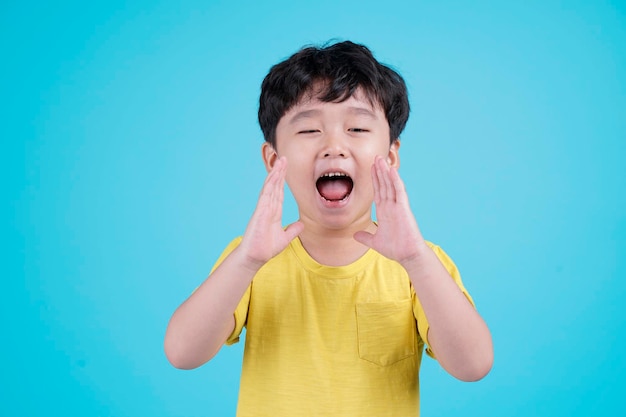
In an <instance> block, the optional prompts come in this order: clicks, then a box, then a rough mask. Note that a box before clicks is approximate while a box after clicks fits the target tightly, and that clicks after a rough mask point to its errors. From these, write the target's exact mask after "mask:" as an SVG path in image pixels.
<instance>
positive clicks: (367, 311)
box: [356, 299, 417, 366]
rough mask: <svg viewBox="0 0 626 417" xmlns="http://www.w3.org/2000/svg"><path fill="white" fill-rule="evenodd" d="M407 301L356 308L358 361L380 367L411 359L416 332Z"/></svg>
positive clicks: (411, 310) (413, 353) (368, 304)
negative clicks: (361, 360) (362, 360)
mask: <svg viewBox="0 0 626 417" xmlns="http://www.w3.org/2000/svg"><path fill="white" fill-rule="evenodd" d="M412 307H413V305H412V302H411V299H407V300H402V301H384V302H377V303H360V304H357V305H356V319H357V333H358V340H359V357H360V358H361V359H364V360H366V361H369V362H372V363H375V364H377V365H381V366H387V365H391V364H393V363H396V362H398V361H401V360H402V359H405V358H408V357H410V356H413V355H415V351H416V344H417V340H416V339H417V330H416V324H415V319H414V317H413V309H412Z"/></svg>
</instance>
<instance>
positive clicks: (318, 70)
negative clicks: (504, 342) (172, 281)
mask: <svg viewBox="0 0 626 417" xmlns="http://www.w3.org/2000/svg"><path fill="white" fill-rule="evenodd" d="M408 114H409V104H408V98H407V92H406V86H405V83H404V80H403V79H402V77H401V76H400V75H399V74H397V73H396V72H394V71H393V70H391V69H390V68H388V67H386V66H384V65H382V64H380V63H379V62H378V61H376V59H375V58H374V57H373V56H372V54H371V52H370V51H369V50H368V49H367V48H366V47H364V46H362V45H357V44H354V43H352V42H342V43H337V44H334V45H330V46H326V47H322V48H315V47H309V48H305V49H302V50H301V51H299V52H297V53H296V54H294V55H293V56H292V57H290V58H289V59H287V60H286V61H284V62H281V63H279V64H277V65H275V66H274V67H273V68H272V69H271V70H270V72H269V74H268V75H267V76H266V78H265V80H264V81H263V84H262V88H261V98H260V107H259V122H260V125H261V129H262V130H263V134H264V136H265V143H264V144H263V145H262V154H263V161H264V163H265V166H266V168H267V171H268V175H267V178H266V180H265V183H264V185H263V189H262V191H261V194H260V196H259V201H258V204H257V207H256V209H255V211H254V214H253V215H252V218H251V220H250V222H249V224H248V226H247V228H246V231H245V233H244V235H243V237H242V238H237V239H235V240H234V241H233V242H232V243H231V244H230V245H229V246H228V247H227V248H226V250H225V251H224V253H223V254H222V256H221V257H220V259H219V260H218V262H217V264H216V265H217V266H216V267H215V268H214V270H213V271H212V272H211V274H210V275H209V278H208V279H207V280H206V281H204V283H203V284H202V285H200V287H198V289H197V290H196V291H195V292H194V293H193V294H192V295H191V296H190V297H189V299H187V300H186V301H185V302H184V303H183V304H182V305H181V306H180V307H179V308H178V309H177V310H176V312H175V313H174V315H173V316H172V319H171V321H170V323H169V326H168V329H167V332H166V336H165V351H166V354H167V357H168V359H169V360H170V362H171V363H172V364H173V365H174V366H175V367H177V368H182V369H191V368H195V367H198V366H200V365H202V364H204V363H205V362H207V361H208V360H210V359H211V358H212V357H213V356H214V355H215V354H216V353H217V351H218V350H219V349H220V347H221V346H222V345H223V344H224V343H226V344H231V343H235V342H237V341H238V340H239V335H240V333H241V331H242V328H243V327H244V326H246V329H247V332H246V346H245V351H244V360H243V370H242V376H241V386H240V393H239V404H238V408H237V415H238V416H246V417H247V416H273V417H276V416H309V415H310V416H359V417H363V416H410V415H413V416H417V415H419V384H418V372H419V365H420V361H421V356H422V349H423V347H424V346H427V353H428V354H429V355H431V356H433V357H436V358H437V359H438V361H439V362H440V364H441V365H442V366H443V368H444V369H445V370H446V371H448V372H449V373H450V374H452V375H453V376H455V377H457V378H459V379H461V380H464V381H474V380H478V379H480V378H482V377H483V376H485V375H486V374H487V373H488V372H489V370H490V368H491V365H492V361H493V348H492V342H491V335H490V333H489V330H488V328H487V326H486V325H485V323H484V321H483V320H482V318H481V317H480V316H479V315H478V313H477V312H476V310H475V309H474V307H473V303H472V301H471V298H470V296H469V294H467V292H466V290H465V289H464V287H463V284H462V282H461V280H460V277H459V274H458V271H457V270H456V267H455V266H454V264H453V262H452V261H451V260H450V258H448V256H447V255H446V254H445V253H444V252H443V251H442V250H441V249H440V248H439V247H437V246H435V245H433V244H431V243H429V242H426V241H425V240H424V239H423V237H422V235H421V233H420V231H419V228H418V226H417V223H416V221H415V219H414V217H413V214H412V212H411V209H410V207H409V202H408V197H407V195H406V192H405V189H404V185H403V183H402V180H401V179H400V177H399V175H398V171H397V169H398V167H399V164H400V158H399V153H398V150H399V146H400V142H399V136H400V133H401V131H402V130H403V129H404V126H405V124H406V121H407V119H408ZM285 181H286V182H287V184H288V186H289V188H290V189H291V191H292V193H293V195H294V198H295V200H296V203H297V205H298V212H299V220H298V221H296V222H295V223H292V224H291V225H289V226H288V227H286V228H284V227H283V226H282V223H281V214H282V202H283V184H284V182H285ZM372 202H374V204H375V205H376V214H377V221H376V222H374V221H373V220H372Z"/></svg>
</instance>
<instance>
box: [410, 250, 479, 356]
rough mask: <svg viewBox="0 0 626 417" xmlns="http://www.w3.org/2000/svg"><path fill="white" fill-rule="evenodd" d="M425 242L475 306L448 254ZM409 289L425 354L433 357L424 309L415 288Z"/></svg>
mask: <svg viewBox="0 0 626 417" xmlns="http://www.w3.org/2000/svg"><path fill="white" fill-rule="evenodd" d="M426 244H427V245H428V246H429V247H430V248H431V249H432V250H433V252H435V255H437V258H439V261H440V262H441V263H442V265H443V266H444V267H445V268H446V270H447V271H448V273H449V274H450V276H451V277H452V279H453V280H454V282H455V283H456V285H457V286H458V287H459V289H460V290H461V291H462V292H463V294H465V297H466V298H467V299H468V300H469V302H470V303H471V304H472V306H474V307H476V306H475V304H474V300H473V299H472V297H471V296H470V294H469V293H468V292H467V290H466V289H465V287H464V286H463V281H461V274H460V273H459V270H458V269H457V267H456V265H455V264H454V262H453V261H452V259H450V257H449V256H448V254H446V253H445V252H444V251H443V249H441V248H440V247H439V246H437V245H435V244H433V243H431V242H426ZM411 291H412V296H413V314H414V316H415V319H416V320H417V329H418V332H419V334H420V337H421V338H422V340H423V341H424V343H425V344H426V354H428V356H430V357H431V358H435V354H434V352H433V351H432V349H431V347H430V343H428V329H429V325H428V320H427V319H426V314H424V310H423V309H422V304H421V303H420V300H419V298H418V297H417V294H415V290H414V289H413V288H411Z"/></svg>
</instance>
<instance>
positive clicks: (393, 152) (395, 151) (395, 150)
mask: <svg viewBox="0 0 626 417" xmlns="http://www.w3.org/2000/svg"><path fill="white" fill-rule="evenodd" d="M399 150H400V139H396V140H394V141H393V143H392V144H391V146H390V147H389V154H388V155H387V163H388V164H389V166H390V167H395V168H400V152H399Z"/></svg>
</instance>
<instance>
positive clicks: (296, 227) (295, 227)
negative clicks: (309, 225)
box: [285, 221, 304, 242]
mask: <svg viewBox="0 0 626 417" xmlns="http://www.w3.org/2000/svg"><path fill="white" fill-rule="evenodd" d="M303 230H304V224H302V222H300V221H298V222H294V223H291V224H290V225H289V226H287V228H285V234H286V235H287V239H288V240H289V242H291V241H292V240H294V239H295V238H296V236H298V235H299V234H300V233H302V231H303Z"/></svg>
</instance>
